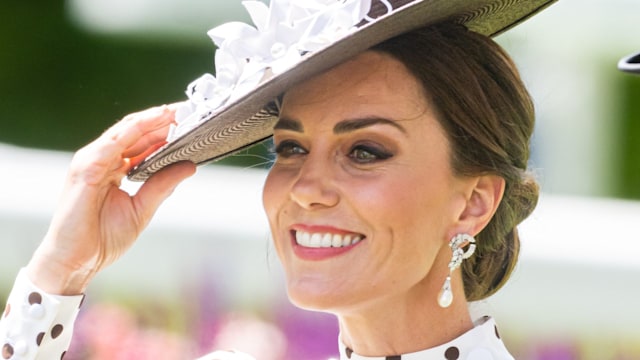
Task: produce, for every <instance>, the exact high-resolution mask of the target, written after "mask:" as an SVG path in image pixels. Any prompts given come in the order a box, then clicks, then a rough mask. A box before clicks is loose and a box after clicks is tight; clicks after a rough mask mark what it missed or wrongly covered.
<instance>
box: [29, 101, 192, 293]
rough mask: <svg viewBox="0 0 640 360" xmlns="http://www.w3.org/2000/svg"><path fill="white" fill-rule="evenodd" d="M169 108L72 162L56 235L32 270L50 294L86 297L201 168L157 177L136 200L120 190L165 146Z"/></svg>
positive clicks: (52, 232)
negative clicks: (90, 287)
mask: <svg viewBox="0 0 640 360" xmlns="http://www.w3.org/2000/svg"><path fill="white" fill-rule="evenodd" d="M173 119H174V111H173V110H172V109H171V108H170V107H169V106H162V107H157V108H151V109H148V110H145V111H142V112H139V113H134V114H131V115H129V116H127V117H125V118H124V119H123V120H122V121H120V122H118V123H117V124H115V125H114V126H113V127H111V128H110V129H108V130H107V131H106V132H105V133H103V134H102V135H101V136H100V137H99V138H98V139H96V140H95V141H93V142H92V143H90V144H89V145H87V146H85V147H84V148H82V149H81V150H79V151H78V152H77V153H76V154H75V155H74V157H73V160H72V162H71V165H70V169H69V173H68V175H67V179H66V182H65V186H64V190H63V194H62V197H61V199H60V202H59V205H58V207H57V210H56V212H55V215H54V217H53V219H52V221H51V225H50V227H49V230H48V232H47V234H46V236H45V238H44V240H43V242H42V244H41V245H40V246H39V247H38V249H37V250H36V252H35V253H34V255H33V257H32V259H31V261H30V262H29V264H28V266H27V275H28V277H29V278H30V279H31V280H32V281H33V283H34V284H35V285H36V286H38V287H40V288H41V289H43V290H44V291H46V292H49V293H52V294H59V295H74V294H80V293H82V292H84V290H85V289H86V287H87V285H88V284H89V282H90V281H91V279H92V278H93V277H94V276H95V274H96V273H98V272H99V271H100V270H102V269H103V268H105V267H106V266H107V265H109V264H111V263H113V262H114V261H115V260H117V259H118V258H119V257H120V256H122V255H123V254H124V253H125V252H126V250H127V249H129V247H131V245H132V244H133V243H134V241H135V239H136V238H137V237H138V235H139V234H140V233H141V232H142V230H143V229H144V228H145V226H146V225H147V224H148V223H149V221H150V220H151V217H152V216H153V214H154V213H155V211H156V209H157V208H158V206H159V205H160V203H162V201H163V200H164V199H166V198H167V197H168V196H169V195H170V194H171V193H172V192H173V190H174V189H175V187H176V186H177V185H178V184H179V183H180V182H181V181H182V180H183V179H185V178H187V177H189V176H190V175H192V174H193V173H194V172H195V165H194V164H192V163H188V162H183V163H178V164H175V165H172V166H170V167H168V168H166V169H163V170H162V171H160V172H158V173H157V174H155V175H154V176H153V177H151V178H150V179H149V180H148V181H147V182H146V183H145V184H144V185H142V187H141V188H140V190H139V191H138V192H137V194H135V195H134V196H130V195H129V194H128V193H127V192H125V191H123V190H121V189H120V188H119V186H120V182H121V180H122V179H123V177H124V176H126V174H127V172H128V171H129V170H130V169H131V168H132V167H133V166H135V164H136V163H137V162H139V161H140V160H141V159H143V158H144V157H145V156H147V155H149V154H150V153H151V152H153V151H154V150H155V149H157V148H158V147H159V146H161V145H162V144H163V143H164V139H165V137H166V134H167V131H168V128H169V125H170V124H171V123H172V122H173Z"/></svg>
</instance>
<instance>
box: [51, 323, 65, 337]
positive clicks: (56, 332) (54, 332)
mask: <svg viewBox="0 0 640 360" xmlns="http://www.w3.org/2000/svg"><path fill="white" fill-rule="evenodd" d="M62 330H63V327H62V325H60V324H58V325H56V326H54V327H53V328H52V329H51V338H52V339H55V338H57V337H58V336H60V334H62Z"/></svg>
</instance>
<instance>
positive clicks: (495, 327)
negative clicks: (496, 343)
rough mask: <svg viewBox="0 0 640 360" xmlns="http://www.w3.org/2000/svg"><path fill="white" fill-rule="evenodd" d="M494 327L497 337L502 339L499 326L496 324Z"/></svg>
mask: <svg viewBox="0 0 640 360" xmlns="http://www.w3.org/2000/svg"><path fill="white" fill-rule="evenodd" d="M493 329H494V330H495V331H496V337H497V338H498V339H500V333H499V332H498V327H497V326H494V327H493Z"/></svg>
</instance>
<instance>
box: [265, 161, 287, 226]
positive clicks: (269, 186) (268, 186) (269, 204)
mask: <svg viewBox="0 0 640 360" xmlns="http://www.w3.org/2000/svg"><path fill="white" fill-rule="evenodd" d="M282 189H283V186H282V184H281V181H280V179H279V178H278V176H277V175H276V174H275V173H274V172H273V171H270V172H269V174H268V175H267V178H266V180H265V182H264V187H263V188H262V206H263V207H264V211H265V213H266V214H267V218H268V219H269V224H270V225H271V230H272V231H273V230H274V229H273V225H274V220H275V218H276V214H277V209H278V208H279V204H280V203H281V202H282V199H281V197H282V194H281V192H282Z"/></svg>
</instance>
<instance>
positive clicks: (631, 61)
mask: <svg viewBox="0 0 640 360" xmlns="http://www.w3.org/2000/svg"><path fill="white" fill-rule="evenodd" d="M618 69H620V70H622V71H624V72H628V73H632V74H638V75H640V52H639V53H636V54H632V55H629V56H625V57H623V58H622V59H620V61H618Z"/></svg>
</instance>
